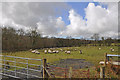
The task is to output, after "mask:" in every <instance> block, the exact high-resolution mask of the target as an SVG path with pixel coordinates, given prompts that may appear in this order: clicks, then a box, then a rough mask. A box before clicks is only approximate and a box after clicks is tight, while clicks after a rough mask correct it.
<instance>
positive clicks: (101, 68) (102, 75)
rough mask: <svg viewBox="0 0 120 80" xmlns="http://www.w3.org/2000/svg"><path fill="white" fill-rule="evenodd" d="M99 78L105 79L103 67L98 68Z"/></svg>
mask: <svg viewBox="0 0 120 80" xmlns="http://www.w3.org/2000/svg"><path fill="white" fill-rule="evenodd" d="M100 78H105V67H100Z"/></svg>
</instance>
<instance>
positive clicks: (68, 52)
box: [30, 48, 83, 54]
mask: <svg viewBox="0 0 120 80" xmlns="http://www.w3.org/2000/svg"><path fill="white" fill-rule="evenodd" d="M68 49H69V48H68ZM30 51H31V52H32V53H36V54H40V52H39V51H38V50H37V49H35V50H32V49H30ZM60 51H61V52H65V53H66V54H71V51H73V50H70V49H69V50H63V49H61V48H60V50H57V49H55V48H50V49H48V48H47V49H45V50H44V53H45V54H47V53H59V52H60ZM74 51H77V49H74ZM78 51H79V53H80V54H82V53H83V52H82V50H78Z"/></svg>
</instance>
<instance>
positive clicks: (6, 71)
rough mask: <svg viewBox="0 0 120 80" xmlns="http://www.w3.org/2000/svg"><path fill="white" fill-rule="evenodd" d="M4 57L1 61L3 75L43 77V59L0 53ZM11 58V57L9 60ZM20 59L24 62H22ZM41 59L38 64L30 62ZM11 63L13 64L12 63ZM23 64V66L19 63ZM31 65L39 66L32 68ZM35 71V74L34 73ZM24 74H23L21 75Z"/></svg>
mask: <svg viewBox="0 0 120 80" xmlns="http://www.w3.org/2000/svg"><path fill="white" fill-rule="evenodd" d="M0 56H1V57H2V59H0V61H1V63H0V65H1V68H0V70H1V72H0V74H1V75H2V76H8V77H13V78H31V77H35V78H42V70H43V60H42V59H33V58H23V57H16V56H7V55H0ZM9 58H11V59H10V60H9ZM20 59H21V60H22V61H23V62H20ZM31 60H32V62H34V61H39V63H40V64H39V65H38V64H32V63H29V61H31ZM9 63H11V64H12V65H10V64H9ZM17 64H22V65H24V66H23V67H21V66H19V65H17ZM30 66H37V68H32V67H30ZM32 73H35V74H32ZM21 75H22V76H21Z"/></svg>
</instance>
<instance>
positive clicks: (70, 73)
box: [69, 67, 72, 78]
mask: <svg viewBox="0 0 120 80" xmlns="http://www.w3.org/2000/svg"><path fill="white" fill-rule="evenodd" d="M69 78H72V67H70V68H69Z"/></svg>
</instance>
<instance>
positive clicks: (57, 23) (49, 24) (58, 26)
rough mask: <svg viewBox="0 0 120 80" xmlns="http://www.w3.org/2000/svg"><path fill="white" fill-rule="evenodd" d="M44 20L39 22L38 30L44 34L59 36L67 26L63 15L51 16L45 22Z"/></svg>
mask: <svg viewBox="0 0 120 80" xmlns="http://www.w3.org/2000/svg"><path fill="white" fill-rule="evenodd" d="M42 22H43V21H42V20H41V21H40V22H38V23H37V25H38V30H39V32H40V33H41V34H42V35H49V36H58V35H60V34H61V33H60V32H61V31H63V30H64V28H65V23H64V21H62V17H58V18H57V19H56V18H52V17H49V18H48V19H47V20H46V21H45V22H43V23H42Z"/></svg>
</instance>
